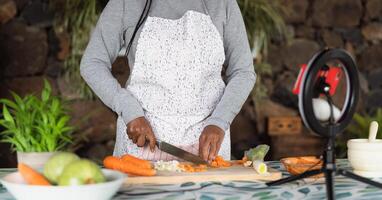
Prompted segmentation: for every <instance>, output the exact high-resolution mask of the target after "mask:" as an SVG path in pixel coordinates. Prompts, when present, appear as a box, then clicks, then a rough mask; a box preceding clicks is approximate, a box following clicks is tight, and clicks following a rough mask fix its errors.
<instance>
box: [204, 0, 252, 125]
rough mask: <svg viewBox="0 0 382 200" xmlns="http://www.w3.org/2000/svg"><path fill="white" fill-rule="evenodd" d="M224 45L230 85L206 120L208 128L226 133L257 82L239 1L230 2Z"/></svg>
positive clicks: (230, 0) (228, 83)
mask: <svg viewBox="0 0 382 200" xmlns="http://www.w3.org/2000/svg"><path fill="white" fill-rule="evenodd" d="M223 42H224V51H225V56H226V60H225V66H226V76H227V85H226V88H225V91H224V94H223V96H222V98H221V99H220V102H219V103H218V104H217V106H216V107H215V110H214V111H213V113H212V114H211V116H210V117H209V118H208V119H207V123H206V125H216V126H218V127H220V128H222V129H223V130H227V129H228V128H229V126H230V124H231V123H232V121H233V119H234V118H235V116H236V115H237V114H238V113H239V111H240V109H241V107H242V106H243V104H244V102H245V100H246V99H247V98H248V95H249V93H250V92H251V90H252V88H253V86H254V84H255V82H256V74H255V71H254V66H253V57H252V54H251V51H250V47H249V43H248V37H247V33H246V29H245V25H244V21H243V17H242V15H241V12H240V8H239V6H238V4H237V2H236V0H227V19H226V23H225V25H224V30H223Z"/></svg>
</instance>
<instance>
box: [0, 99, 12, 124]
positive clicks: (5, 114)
mask: <svg viewBox="0 0 382 200" xmlns="http://www.w3.org/2000/svg"><path fill="white" fill-rule="evenodd" d="M3 117H4V119H5V121H7V122H10V123H12V124H14V123H15V121H14V120H13V117H12V115H11V114H10V113H9V110H8V108H7V106H6V105H5V104H4V105H3Z"/></svg>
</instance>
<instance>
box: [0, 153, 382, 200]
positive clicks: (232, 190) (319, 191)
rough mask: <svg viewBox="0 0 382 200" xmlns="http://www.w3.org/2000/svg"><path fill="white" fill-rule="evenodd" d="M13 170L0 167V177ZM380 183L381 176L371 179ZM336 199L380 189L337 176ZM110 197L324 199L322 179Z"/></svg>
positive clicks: (341, 163)
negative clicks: (273, 185) (269, 185)
mask: <svg viewBox="0 0 382 200" xmlns="http://www.w3.org/2000/svg"><path fill="white" fill-rule="evenodd" d="M337 164H338V167H340V168H343V169H350V167H349V165H348V162H347V160H338V161H337ZM268 166H270V167H273V168H275V169H278V170H280V171H282V172H283V175H284V176H288V175H289V174H288V173H287V172H285V170H284V168H283V166H282V165H281V164H280V162H277V161H272V162H268ZM13 171H14V169H0V176H4V175H5V174H7V173H9V172H13ZM374 180H376V181H379V182H382V178H379V179H374ZM335 193H336V199H357V200H358V199H365V200H366V199H367V200H371V199H376V200H377V199H382V190H380V189H377V188H375V187H372V186H368V185H366V184H363V183H360V182H357V181H354V180H351V179H348V178H345V177H342V176H337V177H336V180H335ZM0 199H1V200H13V199H14V198H12V196H11V195H10V194H9V193H8V192H7V191H6V189H5V188H4V187H0ZM114 199H145V200H148V199H169V200H170V199H171V200H172V199H203V200H214V199H219V200H220V199H222V200H223V199H224V200H236V199H293V200H295V199H326V193H325V184H324V180H323V179H305V180H303V181H298V182H294V183H289V184H286V185H282V186H275V187H266V185H265V184H264V183H263V182H242V181H234V182H204V183H183V184H177V185H139V186H133V187H129V188H124V189H121V190H120V191H119V192H118V193H117V194H116V195H115V197H114Z"/></svg>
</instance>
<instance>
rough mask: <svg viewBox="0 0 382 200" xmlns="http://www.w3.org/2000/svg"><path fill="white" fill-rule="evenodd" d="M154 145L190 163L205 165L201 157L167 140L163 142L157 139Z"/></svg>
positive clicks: (205, 162)
mask: <svg viewBox="0 0 382 200" xmlns="http://www.w3.org/2000/svg"><path fill="white" fill-rule="evenodd" d="M156 145H157V146H158V148H159V149H160V150H162V151H164V152H166V153H168V154H171V155H173V156H175V157H178V158H180V159H183V160H185V161H189V162H192V163H195V164H205V165H207V164H208V163H207V161H205V160H203V159H202V158H201V157H199V156H197V155H195V154H192V153H190V152H187V151H185V150H183V149H181V148H178V147H176V146H174V145H172V144H169V143H167V142H164V141H160V140H157V143H156Z"/></svg>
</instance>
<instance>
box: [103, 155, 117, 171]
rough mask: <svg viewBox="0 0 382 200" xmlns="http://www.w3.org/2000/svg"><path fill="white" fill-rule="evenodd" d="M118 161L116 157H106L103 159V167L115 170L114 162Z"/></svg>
mask: <svg viewBox="0 0 382 200" xmlns="http://www.w3.org/2000/svg"><path fill="white" fill-rule="evenodd" d="M116 159H118V158H117V157H114V156H107V157H106V158H105V159H103V166H105V168H108V169H115V170H117V167H118V166H117V165H116V164H117V163H118V162H116V161H115V160H116Z"/></svg>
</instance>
